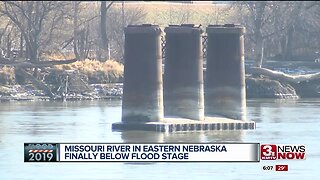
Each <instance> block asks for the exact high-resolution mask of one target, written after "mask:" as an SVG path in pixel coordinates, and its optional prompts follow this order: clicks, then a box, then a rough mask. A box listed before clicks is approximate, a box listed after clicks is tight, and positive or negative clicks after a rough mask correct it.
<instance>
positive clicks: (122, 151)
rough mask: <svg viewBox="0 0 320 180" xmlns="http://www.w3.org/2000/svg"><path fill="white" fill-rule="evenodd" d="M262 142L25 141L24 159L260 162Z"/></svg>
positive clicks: (33, 160) (55, 160)
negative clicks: (96, 142) (101, 142)
mask: <svg viewBox="0 0 320 180" xmlns="http://www.w3.org/2000/svg"><path fill="white" fill-rule="evenodd" d="M259 148H260V144H259V143H214V144H204V143H196V144H189V143H187V144H186V143H183V144H171V143H168V144H162V143H154V144H152V143H151V144H149V143H148V144H146V143H127V144H125V143H105V144H95V143H90V144H86V143H70V144H65V143H25V144H24V162H259V161H260V156H259Z"/></svg>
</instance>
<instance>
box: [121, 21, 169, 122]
mask: <svg viewBox="0 0 320 180" xmlns="http://www.w3.org/2000/svg"><path fill="white" fill-rule="evenodd" d="M161 32H162V31H161V29H160V28H159V26H156V25H150V24H144V25H134V26H132V25H130V26H128V27H127V28H125V52H124V59H125V65H124V85H123V99H122V122H123V123H124V122H125V123H144V122H150V121H152V122H159V121H162V119H163V89H162V57H161V45H160V35H161Z"/></svg>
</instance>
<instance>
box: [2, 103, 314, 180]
mask: <svg viewBox="0 0 320 180" xmlns="http://www.w3.org/2000/svg"><path fill="white" fill-rule="evenodd" d="M247 106H248V107H247V114H248V116H247V117H248V119H251V120H254V121H256V122H257V128H256V130H250V131H217V132H198V133H181V132H180V133H173V134H169V135H165V134H163V133H155V132H143V131H131V132H123V133H122V132H112V130H111V124H112V123H114V122H119V121H120V120H121V100H107V101H78V102H8V103H0V179H1V180H6V179H112V180H113V179H168V178H169V179H216V178H222V179H280V178H284V179H300V178H304V179H319V178H320V177H319V175H320V171H319V170H318V168H319V167H320V145H319V139H320V99H302V100H266V99H256V100H248V101H247ZM25 142H57V143H62V142H65V143H68V142H77V143H110V142H190V143H192V142H211V143H214V142H258V143H261V144H265V143H268V144H269V143H271V144H304V145H306V149H307V150H306V160H293V161H292V160H291V161H277V162H274V161H261V162H260V163H24V162H23V159H24V158H23V143H25ZM275 164H288V165H289V171H288V172H275V171H263V170H262V167H263V166H264V165H275Z"/></svg>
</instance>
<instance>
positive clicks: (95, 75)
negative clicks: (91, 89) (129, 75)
mask: <svg viewBox="0 0 320 180" xmlns="http://www.w3.org/2000/svg"><path fill="white" fill-rule="evenodd" d="M55 67H56V68H57V69H60V70H78V71H79V72H80V73H82V74H84V75H87V76H88V79H89V82H90V83H109V82H118V81H121V79H122V78H123V71H124V66H123V64H120V63H118V62H117V61H114V60H108V61H106V62H100V61H97V60H89V59H86V60H84V61H77V62H75V63H72V64H64V65H57V66H55Z"/></svg>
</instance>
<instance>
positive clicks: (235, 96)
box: [205, 24, 246, 120]
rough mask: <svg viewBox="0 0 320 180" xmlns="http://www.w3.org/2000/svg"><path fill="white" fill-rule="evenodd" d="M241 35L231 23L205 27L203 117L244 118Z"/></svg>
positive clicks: (242, 32) (237, 26)
mask: <svg viewBox="0 0 320 180" xmlns="http://www.w3.org/2000/svg"><path fill="white" fill-rule="evenodd" d="M244 33H245V28H244V27H242V26H239V25H233V24H225V25H209V26H208V27H207V34H208V44H207V67H206V79H205V114H206V116H214V115H221V116H224V117H228V118H232V119H240V120H245V119H246V94H245V92H246V91H245V70H244V37H243V34H244Z"/></svg>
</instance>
